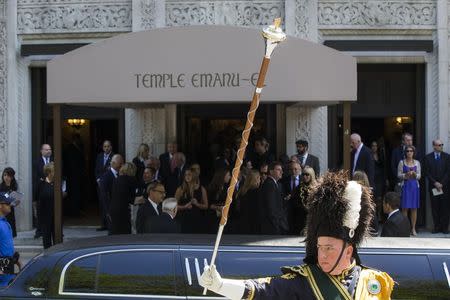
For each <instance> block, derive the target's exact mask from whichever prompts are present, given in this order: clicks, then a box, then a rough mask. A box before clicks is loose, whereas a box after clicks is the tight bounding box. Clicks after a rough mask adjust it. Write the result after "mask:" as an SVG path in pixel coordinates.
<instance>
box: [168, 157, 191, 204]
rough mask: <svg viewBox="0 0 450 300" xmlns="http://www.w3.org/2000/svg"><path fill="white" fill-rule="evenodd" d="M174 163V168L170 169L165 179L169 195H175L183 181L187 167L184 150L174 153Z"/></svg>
mask: <svg viewBox="0 0 450 300" xmlns="http://www.w3.org/2000/svg"><path fill="white" fill-rule="evenodd" d="M172 164H174V168H173V170H171V171H170V173H169V175H168V176H167V177H166V180H165V188H166V193H167V197H173V196H174V195H175V192H176V190H177V188H178V187H179V186H180V185H181V183H182V182H183V176H184V173H185V172H186V169H187V165H186V156H185V155H184V154H183V153H182V152H176V153H174V154H173V158H172Z"/></svg>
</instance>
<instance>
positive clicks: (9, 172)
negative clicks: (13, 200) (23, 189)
mask: <svg viewBox="0 0 450 300" xmlns="http://www.w3.org/2000/svg"><path fill="white" fill-rule="evenodd" d="M14 175H16V171H14V169H13V168H10V167H6V168H5V169H4V170H3V173H2V182H1V183H0V192H5V193H8V194H9V193H11V192H15V191H17V181H16V178H15V177H14ZM6 220H7V221H8V223H9V225H11V229H12V233H13V237H16V236H17V231H16V217H15V215H14V207H13V206H11V212H10V213H9V214H8V215H7V216H6Z"/></svg>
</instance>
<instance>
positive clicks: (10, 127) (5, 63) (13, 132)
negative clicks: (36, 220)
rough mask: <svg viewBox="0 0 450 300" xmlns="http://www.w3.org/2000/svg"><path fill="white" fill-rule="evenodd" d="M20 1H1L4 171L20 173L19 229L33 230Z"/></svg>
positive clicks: (0, 153)
mask: <svg viewBox="0 0 450 300" xmlns="http://www.w3.org/2000/svg"><path fill="white" fill-rule="evenodd" d="M16 24H17V2H16V1H6V0H1V1H0V172H2V171H3V169H4V168H5V167H12V168H13V169H14V170H15V171H16V176H15V177H16V179H17V182H18V185H19V191H20V192H22V193H24V194H25V201H23V203H21V204H20V205H19V206H18V207H17V208H16V210H15V211H16V226H17V230H19V231H20V230H28V229H31V194H32V193H31V178H32V176H31V168H30V167H29V166H31V165H32V163H31V147H30V145H31V126H30V120H31V110H30V105H31V103H30V102H29V101H27V99H28V98H27V93H28V94H29V82H28V81H29V79H28V78H29V77H28V76H27V75H28V68H27V67H28V65H27V63H26V62H25V60H24V59H22V58H20V56H19V53H18V49H19V47H18V43H17V25H16Z"/></svg>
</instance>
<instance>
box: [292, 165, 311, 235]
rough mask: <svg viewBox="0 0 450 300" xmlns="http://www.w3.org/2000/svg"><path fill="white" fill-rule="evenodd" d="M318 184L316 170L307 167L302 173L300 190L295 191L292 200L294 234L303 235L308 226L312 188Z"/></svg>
mask: <svg viewBox="0 0 450 300" xmlns="http://www.w3.org/2000/svg"><path fill="white" fill-rule="evenodd" d="M315 184H316V173H315V172H314V169H313V168H311V167H308V166H305V167H304V168H303V171H302V180H301V182H300V184H299V185H298V188H297V189H295V190H294V193H293V194H292V198H291V200H290V201H291V207H292V210H293V211H294V214H293V221H292V223H293V225H292V227H293V229H292V232H293V233H294V234H300V235H302V234H303V230H304V229H305V224H306V216H307V215H308V210H307V207H308V196H309V192H310V190H311V187H312V186H314V185H315Z"/></svg>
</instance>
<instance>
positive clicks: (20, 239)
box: [14, 226, 108, 249]
mask: <svg viewBox="0 0 450 300" xmlns="http://www.w3.org/2000/svg"><path fill="white" fill-rule="evenodd" d="M96 228H98V227H97V226H64V229H63V234H64V237H63V241H71V240H76V239H83V238H91V237H97V236H105V235H107V234H108V231H96ZM34 233H35V230H30V231H20V232H17V237H15V238H14V246H15V247H25V246H26V247H33V248H36V249H37V248H41V249H42V238H38V239H35V238H34ZM26 247H25V248H26Z"/></svg>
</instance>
